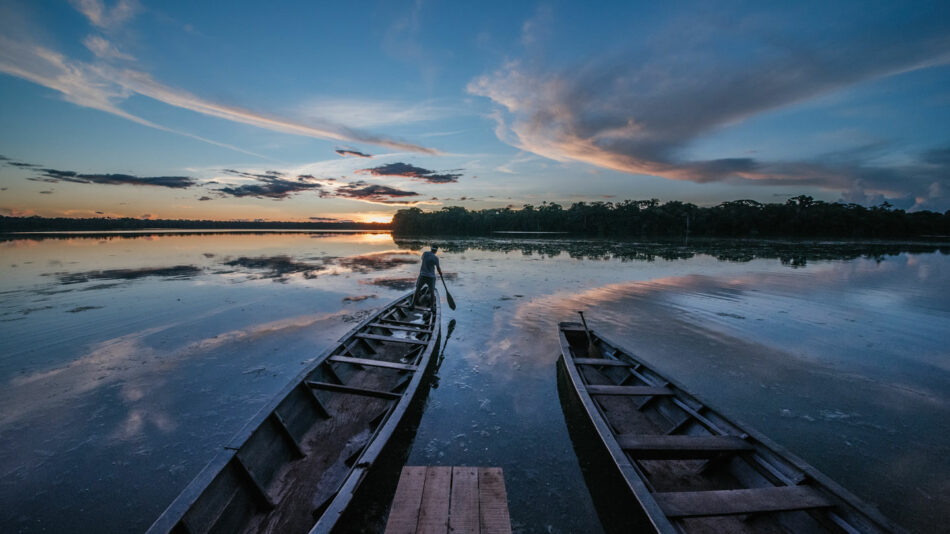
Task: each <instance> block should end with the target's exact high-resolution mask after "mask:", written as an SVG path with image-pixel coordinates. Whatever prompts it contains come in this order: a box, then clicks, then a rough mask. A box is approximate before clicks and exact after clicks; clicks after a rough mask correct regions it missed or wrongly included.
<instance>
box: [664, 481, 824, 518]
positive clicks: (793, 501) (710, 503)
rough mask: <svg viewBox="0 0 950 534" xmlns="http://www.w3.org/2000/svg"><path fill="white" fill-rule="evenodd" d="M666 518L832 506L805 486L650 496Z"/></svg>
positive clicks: (686, 492)
mask: <svg viewBox="0 0 950 534" xmlns="http://www.w3.org/2000/svg"><path fill="white" fill-rule="evenodd" d="M653 497H654V498H655V499H656V502H657V503H658V504H659V505H660V508H662V509H663V513H665V514H666V515H667V517H670V518H682V517H705V516H718V515H737V514H754V513H763V512H783V511H792V510H807V509H810V508H825V507H830V506H832V503H831V502H830V501H828V500H827V499H826V498H825V497H823V496H822V495H821V494H820V493H818V492H817V491H816V490H814V489H812V488H810V487H808V486H781V487H775V488H754V489H738V490H719V491H684V492H676V493H654V494H653Z"/></svg>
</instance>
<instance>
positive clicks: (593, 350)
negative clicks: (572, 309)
mask: <svg viewBox="0 0 950 534" xmlns="http://www.w3.org/2000/svg"><path fill="white" fill-rule="evenodd" d="M577 313H578V315H580V316H581V322H582V323H584V332H587V357H588V358H602V357H603V355H602V354H601V353H600V348H599V347H598V346H597V345H594V336H592V335H590V329H589V328H587V320H586V319H584V312H582V311H580V310H578V311H577Z"/></svg>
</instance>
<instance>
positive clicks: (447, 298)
mask: <svg viewBox="0 0 950 534" xmlns="http://www.w3.org/2000/svg"><path fill="white" fill-rule="evenodd" d="M439 278H440V279H441V280H442V287H444V288H445V301H446V302H448V303H449V308H452V309H453V310H454V309H455V299H453V298H452V294H451V293H449V288H448V287H447V286H446V285H445V278H442V271H439Z"/></svg>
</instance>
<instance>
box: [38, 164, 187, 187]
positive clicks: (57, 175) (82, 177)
mask: <svg viewBox="0 0 950 534" xmlns="http://www.w3.org/2000/svg"><path fill="white" fill-rule="evenodd" d="M40 172H41V173H42V174H41V175H40V176H38V177H35V178H30V180H32V181H36V182H46V183H57V182H72V183H77V184H102V185H149V186H154V187H170V188H172V189H185V188H188V187H191V186H193V185H195V184H196V182H195V181H194V179H192V178H189V177H187V176H147V177H140V176H132V175H129V174H80V173H77V172H75V171H60V170H56V169H40Z"/></svg>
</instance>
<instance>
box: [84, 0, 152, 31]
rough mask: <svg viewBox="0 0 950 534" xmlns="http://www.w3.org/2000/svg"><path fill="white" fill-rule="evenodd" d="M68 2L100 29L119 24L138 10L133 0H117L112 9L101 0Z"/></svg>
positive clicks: (136, 3)
mask: <svg viewBox="0 0 950 534" xmlns="http://www.w3.org/2000/svg"><path fill="white" fill-rule="evenodd" d="M69 3H70V4H72V6H73V7H74V8H75V9H76V10H77V11H79V12H80V13H82V14H83V15H85V16H86V18H87V19H89V22H90V23H92V25H93V26H97V27H99V28H102V29H110V28H115V27H117V26H120V25H122V24H123V23H124V22H126V21H127V20H129V19H131V18H132V17H133V16H135V14H136V13H137V12H138V11H139V4H138V2H136V1H135V0H118V1H117V2H116V3H115V4H114V5H113V6H112V9H109V8H107V7H106V6H105V3H104V2H102V0H69Z"/></svg>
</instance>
